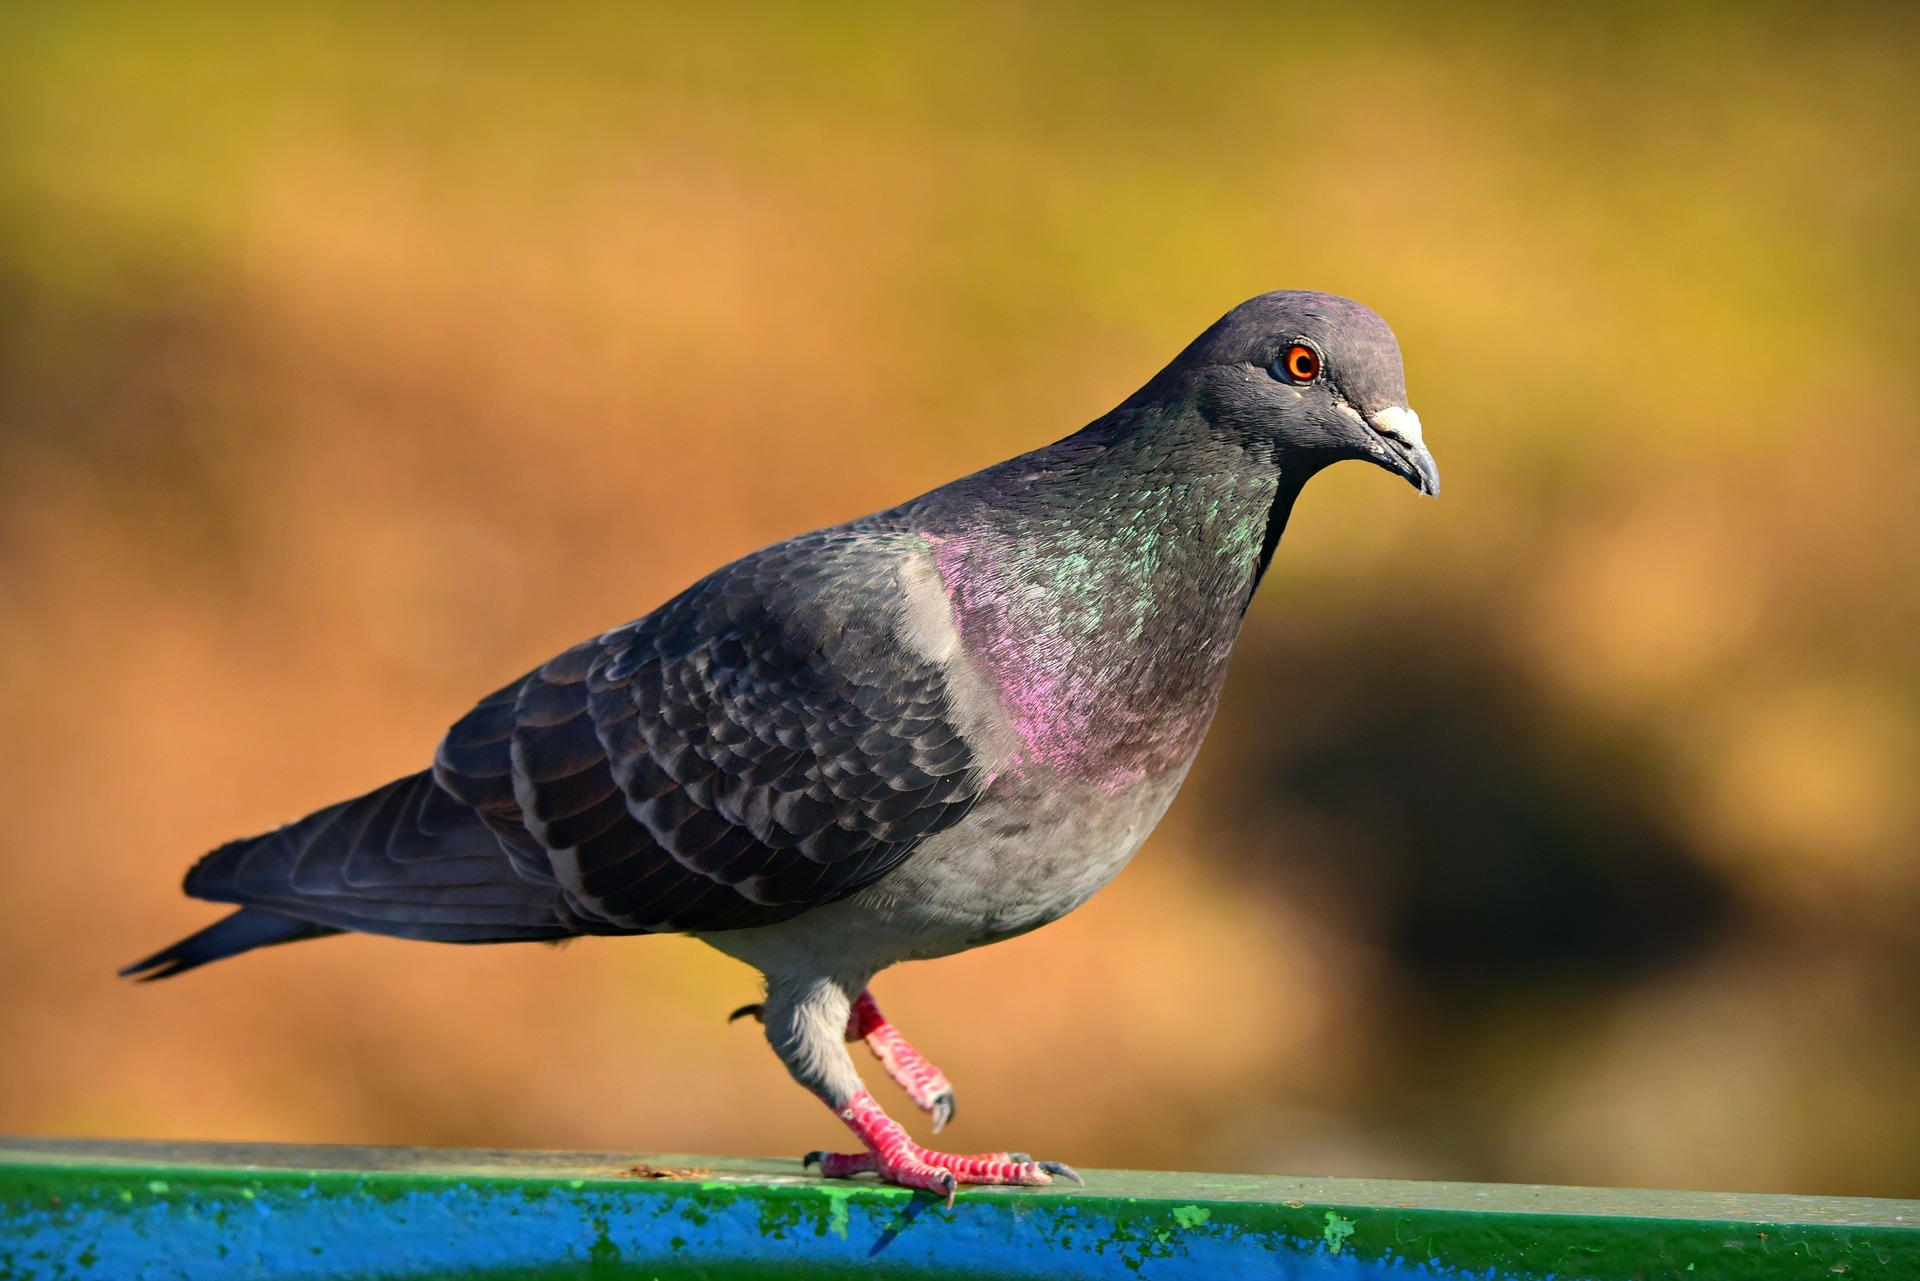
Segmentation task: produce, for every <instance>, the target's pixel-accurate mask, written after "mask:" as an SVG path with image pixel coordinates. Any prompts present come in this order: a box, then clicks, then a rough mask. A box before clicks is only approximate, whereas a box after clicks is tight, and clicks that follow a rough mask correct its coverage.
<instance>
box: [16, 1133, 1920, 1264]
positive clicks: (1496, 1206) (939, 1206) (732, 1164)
mask: <svg viewBox="0 0 1920 1281" xmlns="http://www.w3.org/2000/svg"><path fill="white" fill-rule="evenodd" d="M856 1273H857V1274H860V1275H866V1276H876V1277H887V1276H893V1277H914V1278H934V1277H1060V1276H1085V1277H1106V1276H1112V1277H1126V1278H1135V1277H1141V1278H1166V1277H1210V1278H1211V1277H1233V1276H1240V1277H1285V1278H1297V1279H1302V1281H1304V1279H1317V1278H1327V1279H1329V1281H1331V1279H1336V1278H1337V1279H1339V1281H1372V1279H1374V1278H1381V1279H1385V1278H1408V1279H1410V1278H1442V1277H1446V1278H1456V1277H1513V1278H1547V1277H1554V1278H1606V1279H1609V1281H1613V1279H1618V1281H1626V1279H1628V1278H1633V1279H1636V1281H1638V1279H1641V1278H1655V1277H1672V1278H1676V1279H1681V1281H1703V1279H1705V1278H1722V1277H1725V1278H1742V1277H1754V1278H1759V1277H1766V1278H1776V1277H1819V1278H1826V1279H1828V1281H1831V1279H1832V1278H1835V1277H1872V1278H1908V1277H1912V1278H1920V1202H1915V1201H1882V1200H1865V1199H1842V1198H1829V1197H1790V1196H1719V1195H1711V1194H1703V1193H1692V1192H1640V1191H1612V1190H1603V1189H1593V1188H1549V1187H1520V1186H1506V1185H1495V1184H1460V1183H1397V1182H1385V1181H1373V1180H1362V1179H1286V1178H1254V1177H1241V1176H1229V1175H1211V1174H1147V1173H1132V1172H1125V1171H1098V1170H1095V1171H1088V1172H1087V1186H1086V1187H1085V1188H1074V1187H1053V1188H1042V1189H975V1190H969V1191H964V1192H962V1193H961V1194H960V1196H959V1198H958V1200H957V1201H956V1202H955V1204H954V1205H953V1206H952V1207H951V1208H949V1207H948V1206H946V1205H945V1204H943V1203H942V1202H940V1201H939V1200H937V1199H934V1198H931V1197H928V1196H925V1195H920V1194H911V1193H907V1192H903V1191H900V1190H897V1189H893V1188H885V1187H880V1186H877V1185H875V1184H872V1183H870V1182H866V1181H855V1182H845V1183H829V1182H824V1181H822V1180H819V1179H815V1178H812V1177H809V1176H808V1175H806V1174H805V1173H804V1172H803V1171H801V1169H800V1167H799V1166H798V1164H797V1163H794V1162H782V1161H740V1160H721V1159H709V1158H685V1157H645V1158H641V1157H634V1156H612V1155H591V1154H582V1153H549V1152H468V1151H419V1150H413V1149H402V1148H347V1147H281V1146H273V1145H214V1144H177V1143H119V1142H95V1141H61V1140H34V1139H16V1140H0V1278H6V1279H8V1281H14V1279H24V1278H34V1279H35V1281H39V1279H40V1278H62V1279H78V1278H103V1279H111V1281H119V1279H120V1278H192V1281H221V1279H223V1278H228V1277H236V1278H237V1277H305V1278H328V1279H332V1278H348V1277H352V1278H398V1277H422V1278H424V1277H436V1278H439V1277H485V1278H495V1279H498V1281H507V1279H509V1278H535V1277H542V1278H544V1277H608V1278H614V1277H620V1278H629V1277H630V1278H641V1277H646V1278H661V1279H662V1281H665V1279H666V1278H689V1277H708V1278H732V1277H787V1276H813V1277H831V1276H848V1275H853V1274H856Z"/></svg>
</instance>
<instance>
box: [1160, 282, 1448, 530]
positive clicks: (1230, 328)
mask: <svg viewBox="0 0 1920 1281" xmlns="http://www.w3.org/2000/svg"><path fill="white" fill-rule="evenodd" d="M1189 397H1191V398H1192V400H1191V402H1190V403H1193V404H1195V405H1196V406H1197V407H1198V408H1199V410H1200V412H1201V413H1202V414H1204V415H1205V416H1206V417H1207V418H1208V419H1210V420H1211V421H1213V422H1215V423H1217V424H1219V425H1220V426H1222V427H1224V428H1227V429H1228V430H1231V431H1233V432H1235V433H1236V434H1237V435H1241V436H1243V437H1245V438H1250V439H1256V440H1265V441H1271V442H1272V443H1273V444H1274V445H1276V446H1277V447H1278V449H1279V452H1280V454H1281V456H1282V457H1283V458H1284V457H1292V458H1294V459H1296V460H1299V461H1301V462H1305V463H1306V464H1308V465H1309V466H1317V465H1324V464H1326V463H1331V462H1337V461H1338V460H1340V459H1343V458H1361V459H1365V460H1366V461H1368V462H1372V463H1377V464H1379V465H1380V466H1382V467H1384V468H1386V469H1387V470H1388V471H1390V472H1393V473H1394V474H1396V475H1398V476H1401V477H1404V478H1405V479H1406V480H1407V481H1408V482H1409V483H1411V484H1412V485H1413V486H1414V487H1415V488H1417V489H1418V490H1419V491H1420V492H1421V493H1423V494H1438V493H1439V492H1440V469H1439V468H1438V467H1437V466H1436V465H1435V464H1434V461H1433V455H1432V454H1430V453H1428V452H1427V447H1426V444H1425V442H1423V441H1422V440H1421V438H1420V417H1419V415H1418V414H1416V413H1414V412H1413V410H1412V409H1411V408H1410V407H1409V406H1408V404H1407V381H1406V375H1405V373H1404V372H1403V371H1402V369H1401V366H1400V344H1399V343H1398V342H1397V341H1396V340H1395V339H1394V336H1393V330H1391V329H1389V328H1387V322H1386V321H1384V320H1382V319H1380V317H1378V316H1376V315H1374V314H1373V312H1372V311H1370V310H1368V309H1367V308H1365V307H1363V306H1361V305H1360V304H1359V303H1357V302H1354V301H1352V300H1351V299H1348V298H1340V297H1336V296H1335V295H1333V294H1318V293H1311V292H1308V291H1306V290H1282V291H1280V292H1277V293H1270V294H1261V295H1260V296H1259V297H1257V298H1251V299H1249V300H1247V301H1246V302H1243V303H1241V304H1240V305H1239V306H1238V307H1235V308H1234V309H1233V310H1232V311H1230V312H1228V313H1227V314H1226V315H1224V316H1222V317H1221V318H1220V319H1219V320H1218V321H1216V322H1215V323H1214V325H1213V327H1212V328H1210V329H1208V330H1207V332H1205V333H1204V334H1201V335H1200V336H1199V337H1198V338H1196V339H1194V341H1193V343H1192V344H1191V345H1190V346H1188V348H1187V349H1186V350H1185V351H1183V352H1181V353H1180V355H1179V356H1178V357H1177V358H1176V359H1175V360H1174V362H1173V363H1172V364H1171V365H1169V366H1167V368H1166V369H1165V370H1163V371H1162V372H1161V373H1160V374H1159V376H1158V377H1156V378H1155V379H1154V380H1153V381H1152V382H1150V383H1148V384H1147V386H1146V387H1144V388H1142V389H1141V391H1140V393H1139V394H1138V395H1137V396H1136V397H1135V398H1134V399H1135V401H1136V402H1138V401H1142V400H1147V401H1163V402H1164V401H1165V400H1169V399H1178V400H1187V399H1188V398H1189Z"/></svg>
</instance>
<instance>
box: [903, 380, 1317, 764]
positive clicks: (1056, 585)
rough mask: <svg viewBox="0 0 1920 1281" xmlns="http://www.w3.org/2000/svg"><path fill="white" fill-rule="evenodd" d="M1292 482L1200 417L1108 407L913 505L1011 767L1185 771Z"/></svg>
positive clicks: (1262, 454) (1260, 454)
mask: <svg viewBox="0 0 1920 1281" xmlns="http://www.w3.org/2000/svg"><path fill="white" fill-rule="evenodd" d="M1297 489H1298V485H1297V483H1293V478H1292V477H1287V478H1286V481H1285V483H1283V478H1282V475H1281V468H1280V467H1279V466H1278V465H1277V464H1276V463H1275V461H1274V460H1273V458H1272V457H1271V454H1270V452H1268V451H1262V450H1258V449H1249V448H1247V447H1244V446H1242V445H1240V444H1237V443H1234V442H1231V441H1229V440H1225V439H1222V438H1221V437H1220V436H1219V435H1218V434H1216V433H1214V432H1213V431H1211V430H1209V429H1208V427H1207V426H1206V424H1204V423H1203V422H1201V421H1199V420H1198V418H1197V417H1193V416H1176V415H1168V416H1167V417H1166V418H1164V419H1153V420H1149V421H1147V422H1145V423H1144V424H1143V423H1139V422H1133V423H1129V424H1127V429H1126V430H1116V429H1114V428H1112V427H1110V426H1107V425H1106V424H1104V423H1103V424H1095V425H1094V426H1093V427H1090V428H1088V429H1087V430H1086V431H1083V432H1081V433H1080V434H1078V435H1076V436H1072V437H1069V438H1068V439H1066V440H1063V441H1060V442H1058V443H1057V444H1055V445H1051V446H1048V447H1047V448H1045V449H1041V450H1037V451H1035V452H1034V453H1031V454H1027V455H1024V456H1023V457H1020V458H1016V459H1013V460H1011V461H1009V462H1006V463H1002V464H1000V465H999V466H997V467H993V468H990V469H988V470H987V471H985V472H982V473H980V474H979V475H977V476H973V477H969V478H968V479H966V480H964V481H960V482H957V483H956V484H955V485H951V486H948V487H946V488H945V489H942V490H939V491H936V492H935V493H934V494H930V495H928V496H927V498H926V499H923V500H921V502H920V503H917V504H914V505H912V507H911V509H910V510H911V516H912V520H913V523H914V525H915V526H916V528H917V529H918V531H919V532H920V534H921V536H922V537H923V538H924V539H925V540H926V542H927V544H928V546H929V547H930V548H931V549H932V551H933V554H934V558H935V563H936V564H937V566H938V568H939V572H940V577H941V581H942V583H943V584H944V586H945V588H946V592H947V597H948V600H949V601H950V602H951V603H952V606H953V610H954V615H955V620H956V623H957V625H958V627H959V630H960V635H961V637H962V639H963V642H964V644H965V646H966V648H967V651H968V653H969V655H970V657H971V658H972V660H973V661H974V662H976V663H977V664H978V665H979V666H980V667H981V668H982V669H983V672H984V674H985V675H986V676H987V677H988V679H989V680H990V681H991V682H992V683H993V684H995V685H996V686H997V687H998V690H999V692H1000V694H1001V698H1002V700H1003V703H1004V706H1005V707H1006V709H1007V712H1008V714H1009V716H1010V717H1011V719H1012V721H1013V726H1014V729H1015V732H1016V733H1017V735H1018V739H1019V747H1018V759H1017V760H1016V761H1015V762H1013V764H1012V765H1011V767H1010V768H1014V769H1018V770H1026V771H1031V770H1040V771H1046V772H1050V773H1053V774H1056V775H1060V776H1064V777H1068V778H1072V779H1075V780H1077V781H1081V782H1086V783H1091V784H1094V785H1096V786H1099V787H1101V788H1102V789H1103V790H1107V791H1110V792H1114V791H1119V790H1122V789H1124V788H1126V787H1127V786H1129V785H1131V784H1132V783H1135V782H1137V781H1140V780H1142V779H1148V778H1156V777H1160V776H1163V775H1166V774H1168V773H1170V772H1174V771H1180V770H1184V769H1185V768H1186V767H1187V765H1188V764H1189V763H1190V762H1191V760H1192V758H1193V755H1194V753H1195V752H1196V751H1197V750H1198V749H1199V746H1200V740H1201V738H1202V737H1203V736H1204V735H1205V733H1206V730H1207V726H1208V724H1209V723H1210V722H1211V720H1212V718H1213V712H1214V708H1215V705H1216V703H1217V701H1218V698H1219V691H1220V686H1221V683H1222V682H1223V681H1224V680H1225V677H1226V671H1227V661H1228V658H1229V656H1230V654H1231V652H1232V648H1233V642H1234V640H1235V639H1236V637H1237V636H1238V633H1239V628H1240V619H1241V615H1242V614H1243V612H1244V610H1245V607H1246V604H1247V600H1248V598H1249V596H1250V595H1251V593H1252V591H1253V588H1254V585H1255V582H1256V580H1257V578H1258V575H1259V572H1260V570H1261V569H1262V568H1263V567H1264V560H1265V554H1268V553H1270V552H1271V537H1277V534H1278V530H1277V529H1273V530H1271V531H1270V529H1269V526H1270V524H1271V523H1273V522H1276V521H1282V522H1283V521H1284V519H1285V515H1286V508H1287V507H1289V506H1290V505H1291V494H1292V493H1293V492H1295V491H1297Z"/></svg>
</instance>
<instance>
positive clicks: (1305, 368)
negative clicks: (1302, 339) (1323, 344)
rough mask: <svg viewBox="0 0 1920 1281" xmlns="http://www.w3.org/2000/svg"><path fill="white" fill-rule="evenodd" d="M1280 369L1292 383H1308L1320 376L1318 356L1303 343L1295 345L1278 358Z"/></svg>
mask: <svg viewBox="0 0 1920 1281" xmlns="http://www.w3.org/2000/svg"><path fill="white" fill-rule="evenodd" d="M1280 367H1281V368H1282V369H1285V370H1286V371H1287V377H1289V378H1291V379H1293V381H1295V382H1297V383H1310V382H1312V381H1313V380H1314V379H1315V378H1317V377H1319V375H1320V354H1319V353H1318V352H1316V351H1314V349H1313V348H1311V347H1309V346H1307V345H1306V344H1304V343H1295V344H1294V345H1293V346H1291V347H1289V348H1287V354H1286V355H1284V356H1282V357H1281V358H1280Z"/></svg>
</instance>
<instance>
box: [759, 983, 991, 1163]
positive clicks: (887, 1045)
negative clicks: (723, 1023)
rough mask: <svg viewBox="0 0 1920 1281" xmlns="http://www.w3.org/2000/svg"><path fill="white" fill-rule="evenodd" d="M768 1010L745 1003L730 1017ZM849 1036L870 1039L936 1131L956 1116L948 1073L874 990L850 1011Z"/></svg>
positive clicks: (885, 1065) (871, 1046)
mask: <svg viewBox="0 0 1920 1281" xmlns="http://www.w3.org/2000/svg"><path fill="white" fill-rule="evenodd" d="M764 1014H765V1008H764V1007H763V1006H759V1005H743V1006H741V1007H740V1008H739V1009H737V1010H735V1011H734V1012H733V1013H732V1014H729V1015H728V1016H727V1021H728V1022H732V1021H733V1020H735V1019H740V1018H745V1017H746V1016H748V1015H752V1016H753V1017H754V1018H756V1019H760V1018H762V1017H763V1016H764ZM847 1040H849V1041H865V1042H866V1043H867V1048H868V1049H870V1050H872V1051H873V1055H874V1057H875V1058H877V1059H879V1060H880V1066H881V1067H883V1068H885V1069H886V1070H887V1075H888V1076H890V1077H892V1078H893V1079H894V1081H895V1083H896V1084H898V1085H899V1086H900V1088H901V1089H903V1090H905V1091H906V1092H907V1097H908V1098H909V1099H911V1100H913V1105H914V1106H915V1107H917V1108H919V1109H920V1110H921V1111H922V1112H925V1113H927V1114H928V1115H930V1116H932V1118H933V1132H934V1133H935V1134H938V1133H940V1131H941V1130H942V1129H944V1128H946V1124H947V1122H949V1121H951V1120H953V1108H954V1099H953V1086H952V1085H950V1084H948V1082H947V1075H946V1073H944V1072H942V1071H941V1070H940V1069H939V1068H937V1067H935V1066H934V1065H933V1064H931V1063H929V1062H928V1061H927V1060H926V1058H925V1057H924V1056H923V1055H922V1054H921V1053H920V1051H918V1050H916V1049H914V1048H913V1047H912V1046H911V1045H909V1044H907V1039H906V1038H905V1037H904V1036H901V1035H900V1032H899V1030H898V1029H896V1028H895V1027H894V1026H893V1024H891V1023H889V1022H887V1017H886V1015H884V1014H882V1013H880V1007H879V1006H878V1005H876V1004H875V1003H874V999H873V993H871V992H862V993H861V994H860V995H859V997H857V998H856V999H855V1000H854V1002H853V1009H852V1010H851V1011H850V1012H849V1013H848V1015H847Z"/></svg>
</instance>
